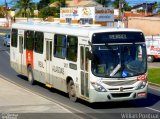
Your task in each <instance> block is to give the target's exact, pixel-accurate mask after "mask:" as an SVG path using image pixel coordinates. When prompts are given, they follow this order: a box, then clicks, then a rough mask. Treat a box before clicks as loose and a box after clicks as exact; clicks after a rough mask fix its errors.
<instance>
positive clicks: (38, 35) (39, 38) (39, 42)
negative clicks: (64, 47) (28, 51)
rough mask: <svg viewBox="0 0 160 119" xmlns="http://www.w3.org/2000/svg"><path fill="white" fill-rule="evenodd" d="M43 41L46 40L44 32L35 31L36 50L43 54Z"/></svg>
mask: <svg viewBox="0 0 160 119" xmlns="http://www.w3.org/2000/svg"><path fill="white" fill-rule="evenodd" d="M43 42H44V34H43V32H35V39H34V51H35V52H37V53H40V54H43Z"/></svg>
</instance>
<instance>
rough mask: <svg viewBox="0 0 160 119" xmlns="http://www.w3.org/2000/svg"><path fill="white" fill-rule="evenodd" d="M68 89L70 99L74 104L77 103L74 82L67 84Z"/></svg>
mask: <svg viewBox="0 0 160 119" xmlns="http://www.w3.org/2000/svg"><path fill="white" fill-rule="evenodd" d="M67 87H68V94H69V99H70V100H71V101H73V102H76V101H77V95H76V89H75V84H74V82H73V80H70V81H69V83H68V84H67Z"/></svg>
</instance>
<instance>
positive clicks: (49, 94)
mask: <svg viewBox="0 0 160 119" xmlns="http://www.w3.org/2000/svg"><path fill="white" fill-rule="evenodd" d="M0 39H1V38H0ZM9 54H10V53H9V47H4V46H3V45H2V42H1V40H0V75H2V76H4V77H6V78H7V79H8V80H10V81H12V82H14V83H16V84H17V85H19V86H21V87H24V88H25V89H28V90H30V91H32V92H34V93H36V94H38V95H40V96H43V97H45V98H47V99H49V100H51V101H53V102H56V103H57V104H60V105H61V106H63V107H65V108H67V109H69V110H70V111H72V112H73V113H75V114H77V115H79V116H80V117H82V118H86V119H89V118H93V119H95V118H98V119H122V118H123V116H124V115H123V114H135V113H137V114H144V115H143V116H146V115H145V114H155V115H158V118H157V119H160V88H157V87H156V88H155V87H150V88H149V90H148V92H149V93H148V98H147V99H143V100H136V101H127V102H110V103H94V104H89V103H87V102H85V101H82V100H78V102H76V103H74V102H71V101H70V100H69V98H68V95H67V94H65V93H63V92H61V91H58V90H55V89H53V90H50V89H48V88H47V87H45V86H44V85H43V84H41V83H37V84H36V85H34V86H31V85H29V83H28V82H27V78H26V77H24V76H21V75H19V74H17V73H16V72H15V71H14V70H13V69H11V67H10V62H9V60H10V57H9ZM157 63H158V64H159V62H157ZM31 116H33V118H34V115H31ZM37 116H38V118H40V117H41V115H40V114H37ZM49 117H51V115H50V114H45V118H46V119H47V118H49ZM126 118H127V117H126ZM144 119H147V118H144Z"/></svg>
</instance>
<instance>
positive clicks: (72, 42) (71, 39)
mask: <svg viewBox="0 0 160 119" xmlns="http://www.w3.org/2000/svg"><path fill="white" fill-rule="evenodd" d="M77 47H78V38H77V37H75V36H67V60H70V61H74V62H76V61H77Z"/></svg>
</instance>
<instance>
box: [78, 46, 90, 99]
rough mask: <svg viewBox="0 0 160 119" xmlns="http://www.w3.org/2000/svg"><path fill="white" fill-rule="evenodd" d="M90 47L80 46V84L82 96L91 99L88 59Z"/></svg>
mask: <svg viewBox="0 0 160 119" xmlns="http://www.w3.org/2000/svg"><path fill="white" fill-rule="evenodd" d="M88 51H89V47H87V46H85V45H84V46H80V84H81V95H83V96H85V97H89V79H88V76H89V74H88V70H89V68H88V65H89V60H88V58H87V52H88Z"/></svg>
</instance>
